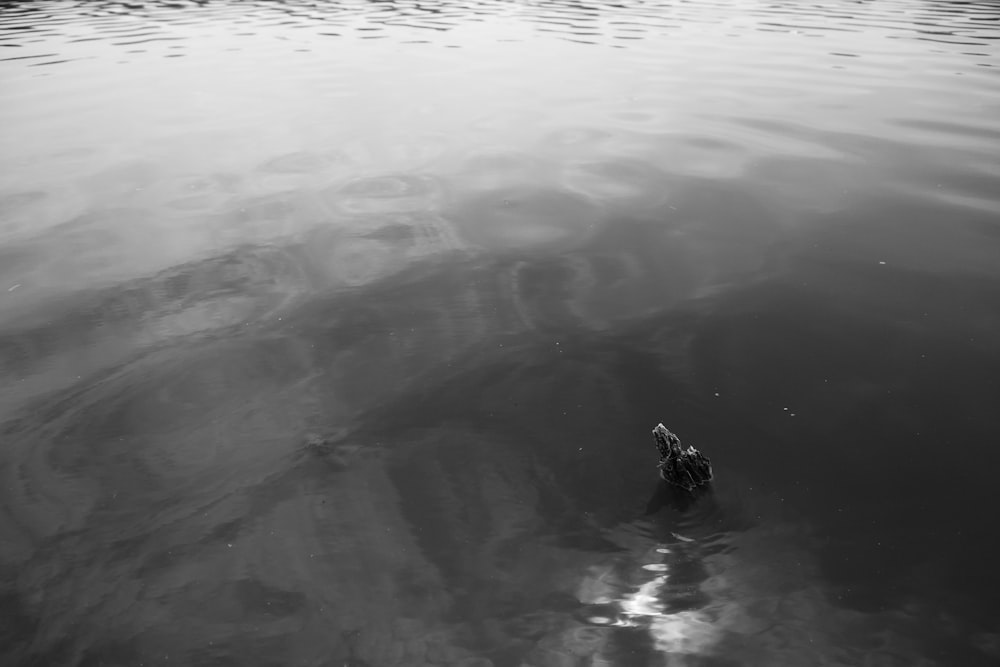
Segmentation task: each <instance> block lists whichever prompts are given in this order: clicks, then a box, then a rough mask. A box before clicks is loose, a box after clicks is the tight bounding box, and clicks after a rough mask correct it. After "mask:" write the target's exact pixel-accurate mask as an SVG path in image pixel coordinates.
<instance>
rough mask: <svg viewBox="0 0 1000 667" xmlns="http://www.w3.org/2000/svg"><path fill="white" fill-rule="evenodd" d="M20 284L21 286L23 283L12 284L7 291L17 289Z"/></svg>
mask: <svg viewBox="0 0 1000 667" xmlns="http://www.w3.org/2000/svg"><path fill="white" fill-rule="evenodd" d="M20 286H21V283H14V284H13V285H11V286H10V287H8V288H7V291H8V292H13V291H14V290H16V289H17V288H18V287H20Z"/></svg>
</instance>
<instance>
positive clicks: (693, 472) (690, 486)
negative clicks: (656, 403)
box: [653, 424, 712, 491]
mask: <svg viewBox="0 0 1000 667" xmlns="http://www.w3.org/2000/svg"><path fill="white" fill-rule="evenodd" d="M653 438H654V440H655V441H656V449H657V451H659V453H660V462H659V463H658V464H657V466H656V467H657V468H658V469H659V470H660V477H662V478H663V479H664V480H666V481H667V482H669V483H671V484H673V485H675V486H679V487H681V488H682V489H686V490H688V491H693V490H694V489H696V488H697V487H699V486H702V485H703V484H708V483H709V482H710V481H711V480H712V462H711V461H710V460H709V459H708V457H707V456H705V455H704V454H702V453H701V452H699V451H698V450H697V449H695V448H694V447H692V446H691V445H688V446H687V447H682V446H681V439H680V438H678V437H677V436H676V435H674V434H673V433H671V432H670V431H668V430H667V428H666V427H665V426H664V425H663V424H657V425H656V428H654V429H653Z"/></svg>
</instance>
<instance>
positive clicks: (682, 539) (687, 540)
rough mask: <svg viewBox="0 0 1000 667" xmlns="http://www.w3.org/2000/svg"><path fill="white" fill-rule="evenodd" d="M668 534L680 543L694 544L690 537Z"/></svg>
mask: <svg viewBox="0 0 1000 667" xmlns="http://www.w3.org/2000/svg"><path fill="white" fill-rule="evenodd" d="M670 534H671V535H673V536H674V537H676V538H677V539H678V540H680V541H681V542H694V540H693V539H692V538H690V537H684V536H683V535H678V534H677V533H670Z"/></svg>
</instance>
